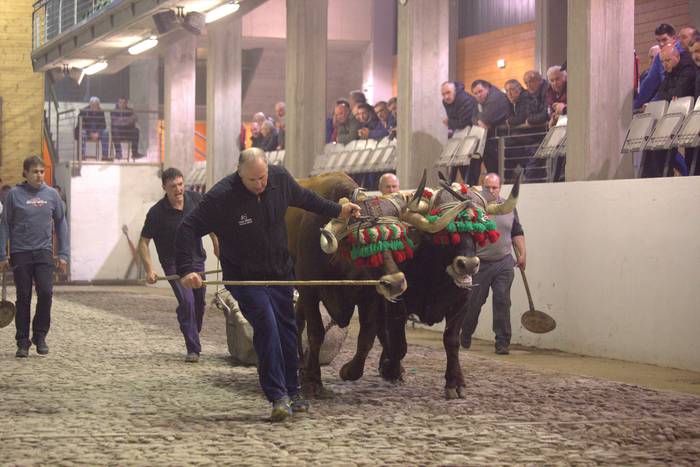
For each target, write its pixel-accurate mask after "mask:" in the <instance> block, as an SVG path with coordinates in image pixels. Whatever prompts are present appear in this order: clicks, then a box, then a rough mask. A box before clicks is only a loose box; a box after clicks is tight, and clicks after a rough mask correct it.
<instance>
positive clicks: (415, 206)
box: [406, 169, 428, 212]
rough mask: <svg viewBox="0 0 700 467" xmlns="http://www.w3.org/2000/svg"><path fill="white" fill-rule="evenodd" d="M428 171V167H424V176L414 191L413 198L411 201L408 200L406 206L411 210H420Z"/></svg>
mask: <svg viewBox="0 0 700 467" xmlns="http://www.w3.org/2000/svg"><path fill="white" fill-rule="evenodd" d="M427 177H428V173H427V170H426V169H423V177H421V179H420V183H419V184H418V188H417V189H416V192H415V193H413V198H412V199H411V201H409V202H408V204H407V205H406V208H407V209H408V210H409V211H414V212H415V211H418V210H419V209H420V200H421V198H422V197H423V191H425V182H426V180H427Z"/></svg>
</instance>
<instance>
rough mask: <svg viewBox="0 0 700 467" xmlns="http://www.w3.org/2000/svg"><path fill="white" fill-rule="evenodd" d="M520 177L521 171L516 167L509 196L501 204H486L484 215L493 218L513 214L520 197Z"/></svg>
mask: <svg viewBox="0 0 700 467" xmlns="http://www.w3.org/2000/svg"><path fill="white" fill-rule="evenodd" d="M521 175H522V169H521V168H520V167H518V168H517V169H516V175H515V183H514V184H513V189H512V190H510V195H508V199H507V200H505V202H504V203H502V204H487V205H486V209H485V211H486V214H490V215H493V216H500V215H502V214H508V213H510V212H513V209H515V206H516V205H517V204H518V196H520V176H521Z"/></svg>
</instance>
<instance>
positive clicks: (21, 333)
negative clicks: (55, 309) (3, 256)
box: [10, 250, 54, 347]
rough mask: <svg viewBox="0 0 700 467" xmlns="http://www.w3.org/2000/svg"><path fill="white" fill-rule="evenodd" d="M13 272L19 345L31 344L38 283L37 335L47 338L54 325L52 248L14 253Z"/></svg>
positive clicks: (34, 335) (34, 323)
mask: <svg viewBox="0 0 700 467" xmlns="http://www.w3.org/2000/svg"><path fill="white" fill-rule="evenodd" d="M10 262H11V263H12V272H13V274H14V278H15V286H16V287H17V303H16V307H17V311H16V315H15V329H16V331H17V333H16V334H15V339H17V345H18V346H21V347H29V346H30V345H31V341H30V340H29V321H30V318H31V306H32V285H33V283H34V282H36V295H37V300H36V313H35V314H34V321H33V322H32V330H33V336H32V337H33V338H34V339H35V340H37V339H39V340H41V339H43V338H45V337H46V334H47V333H48V332H49V327H50V326H51V302H52V299H53V269H54V264H53V254H52V253H51V251H50V250H37V251H25V252H21V253H12V256H11V257H10Z"/></svg>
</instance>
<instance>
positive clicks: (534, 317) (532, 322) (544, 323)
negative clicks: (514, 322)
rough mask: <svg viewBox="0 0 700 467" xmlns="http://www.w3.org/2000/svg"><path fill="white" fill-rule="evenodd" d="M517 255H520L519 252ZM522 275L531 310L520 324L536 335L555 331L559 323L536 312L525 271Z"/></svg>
mask: <svg viewBox="0 0 700 467" xmlns="http://www.w3.org/2000/svg"><path fill="white" fill-rule="evenodd" d="M515 254H516V255H517V254H518V253H517V250H516V253H515ZM518 269H520V268H518ZM520 274H521V275H522V276H523V284H525V292H526V293H527V301H528V302H529V303H530V309H529V310H527V311H526V312H525V313H523V315H522V316H521V317H520V322H521V323H522V324H523V327H524V328H525V329H527V330H528V331H530V332H534V333H535V334H545V333H548V332H549V331H552V330H554V328H556V327H557V322H556V321H554V318H552V317H551V316H549V315H548V314H547V313H545V312H543V311H539V310H535V304H534V303H533V301H532V294H531V293H530V286H529V285H528V283H527V277H526V276H525V271H523V270H522V269H520Z"/></svg>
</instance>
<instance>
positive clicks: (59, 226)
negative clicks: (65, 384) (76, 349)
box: [0, 156, 69, 358]
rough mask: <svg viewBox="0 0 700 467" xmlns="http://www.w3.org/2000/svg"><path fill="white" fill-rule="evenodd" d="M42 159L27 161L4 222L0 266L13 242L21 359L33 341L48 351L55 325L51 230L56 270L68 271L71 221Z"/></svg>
mask: <svg viewBox="0 0 700 467" xmlns="http://www.w3.org/2000/svg"><path fill="white" fill-rule="evenodd" d="M44 170H45V166H44V161H43V160H42V159H41V158H40V157H39V156H31V157H28V158H26V159H25V160H24V163H23V165H22V175H23V176H24V178H25V180H26V181H25V182H24V183H20V184H19V185H17V186H16V187H14V188H12V189H11V190H10V192H9V193H8V194H7V198H6V199H5V209H4V210H3V214H2V222H1V223H0V245H2V247H1V248H0V268H2V269H5V268H6V267H7V265H8V259H7V257H6V256H5V247H6V245H7V240H8V239H9V240H10V259H9V262H10V263H11V265H12V269H13V273H14V278H15V286H16V287H17V314H16V316H15V328H16V330H17V333H16V334H15V339H16V340H17V353H16V354H15V356H16V357H18V358H26V357H27V356H29V348H30V347H31V345H32V343H34V345H36V351H37V353H38V354H39V355H46V354H48V353H49V346H48V345H46V334H48V332H49V327H50V326H51V299H52V297H53V270H54V260H53V242H52V240H53V239H52V228H53V227H55V229H56V238H57V240H58V268H59V269H60V270H61V272H63V273H65V272H66V266H67V264H68V251H69V246H68V223H67V222H66V217H65V212H64V210H63V202H62V201H61V197H60V196H59V194H58V192H57V191H56V190H54V189H53V188H51V187H50V186H47V185H46V184H45V183H44ZM33 283H36V294H37V303H36V312H35V313H34V321H33V322H32V339H31V340H29V319H30V317H31V304H32V284H33Z"/></svg>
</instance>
